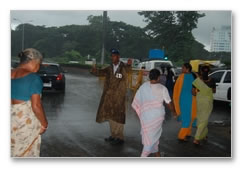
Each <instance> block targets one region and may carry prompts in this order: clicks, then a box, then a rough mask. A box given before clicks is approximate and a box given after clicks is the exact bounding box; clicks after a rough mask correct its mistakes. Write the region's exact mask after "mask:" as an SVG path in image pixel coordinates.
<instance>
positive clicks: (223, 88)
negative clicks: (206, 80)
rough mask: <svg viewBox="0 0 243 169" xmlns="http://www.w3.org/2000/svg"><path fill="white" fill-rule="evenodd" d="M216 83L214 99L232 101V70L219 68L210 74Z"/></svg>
mask: <svg viewBox="0 0 243 169" xmlns="http://www.w3.org/2000/svg"><path fill="white" fill-rule="evenodd" d="M209 76H210V77H211V78H213V79H214V81H215V83H216V93H214V100H220V101H225V102H230V101H231V70H226V69H225V70H217V71H214V72H212V73H211V74H210V75H209Z"/></svg>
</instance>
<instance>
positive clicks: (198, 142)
mask: <svg viewBox="0 0 243 169" xmlns="http://www.w3.org/2000/svg"><path fill="white" fill-rule="evenodd" d="M193 144H194V145H195V146H200V145H201V144H200V141H199V140H194V141H193Z"/></svg>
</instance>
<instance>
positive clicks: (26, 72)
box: [11, 48, 48, 157]
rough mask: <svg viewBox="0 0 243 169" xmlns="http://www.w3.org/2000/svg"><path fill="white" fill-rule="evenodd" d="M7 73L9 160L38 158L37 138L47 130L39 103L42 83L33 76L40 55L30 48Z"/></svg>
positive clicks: (38, 142)
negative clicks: (9, 101)
mask: <svg viewBox="0 0 243 169" xmlns="http://www.w3.org/2000/svg"><path fill="white" fill-rule="evenodd" d="M18 56H19V58H20V64H19V66H18V67H17V68H16V69H12V71H11V156H12V157H39V156H40V146H41V134H43V133H44V132H45V131H46V129H47V126H48V122H47V119H46V116H45V111H44V109H43V106H42V103H41V92H42V88H43V83H42V80H41V78H40V77H39V76H38V75H37V74H36V72H37V71H38V70H39V68H40V64H41V61H42V58H43V57H42V55H41V53H40V52H39V51H37V50H36V49H33V48H29V49H25V50H24V51H22V52H20V53H19V55H18Z"/></svg>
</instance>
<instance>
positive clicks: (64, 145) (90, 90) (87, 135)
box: [41, 71, 231, 157]
mask: <svg viewBox="0 0 243 169" xmlns="http://www.w3.org/2000/svg"><path fill="white" fill-rule="evenodd" d="M71 72H72V71H71ZM71 72H70V73H67V74H66V92H65V94H62V93H55V92H45V93H43V97H42V100H43V105H44V109H45V111H46V115H47V119H48V122H49V127H48V130H47V132H46V133H45V134H44V135H43V136H42V145H41V156H42V157H139V156H140V153H141V150H142V144H141V136H140V134H139V132H140V124H139V121H138V118H137V116H136V114H135V112H134V111H133V110H132V108H131V107H130V104H131V98H130V97H128V98H127V103H128V104H127V112H126V125H125V131H124V135H125V143H124V144H123V145H121V146H117V145H116V146H115V145H110V144H109V143H107V142H105V141H104V138H105V137H107V136H109V134H110V132H109V125H108V123H102V124H99V123H96V122H95V119H96V112H97V108H98V105H99V101H100V97H101V94H102V88H103V86H102V84H101V83H100V82H99V79H98V78H97V77H95V76H93V75H91V74H90V73H88V72H85V71H82V72H80V71H74V72H72V73H71ZM129 95H130V93H129V92H128V96H129ZM230 122H231V110H230V107H229V105H228V104H225V103H221V102H216V103H215V104H214V110H213V113H212V115H211V117H210V124H209V135H208V137H209V140H208V142H207V143H206V144H204V145H203V146H202V147H195V146H194V145H193V144H192V141H193V138H191V140H190V142H188V143H179V142H178V141H177V133H178V131H179V129H180V124H179V123H178V122H176V121H175V120H174V119H172V118H171V115H170V113H167V114H166V120H165V122H164V124H163V133H162V136H161V139H160V151H161V152H162V154H163V155H164V156H165V157H230V156H231V123H230ZM194 133H195V128H194V129H193V134H194Z"/></svg>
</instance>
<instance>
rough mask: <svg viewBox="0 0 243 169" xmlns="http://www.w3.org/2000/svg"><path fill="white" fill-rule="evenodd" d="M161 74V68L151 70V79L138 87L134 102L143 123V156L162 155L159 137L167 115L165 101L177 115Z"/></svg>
mask: <svg viewBox="0 0 243 169" xmlns="http://www.w3.org/2000/svg"><path fill="white" fill-rule="evenodd" d="M159 76H160V72H159V70H157V69H152V70H151V71H150V72H149V78H150V81H148V82H145V83H144V84H143V85H142V86H141V87H140V88H139V89H138V91H137V93H136V95H135V98H134V100H133V103H132V107H133V109H134V110H135V111H136V113H137V115H138V117H139V119H140V124H141V135H142V144H143V145H144V147H143V151H142V154H141V157H147V156H149V154H151V153H154V154H155V156H156V157H160V152H159V139H160V136H161V133H162V123H163V121H164V116H165V109H164V106H163V103H164V102H165V103H166V105H168V107H169V109H170V110H171V111H172V112H173V114H174V115H175V110H174V107H173V104H172V102H171V98H170V96H169V93H168V90H167V88H166V87H165V86H163V85H161V84H160V83H159Z"/></svg>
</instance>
